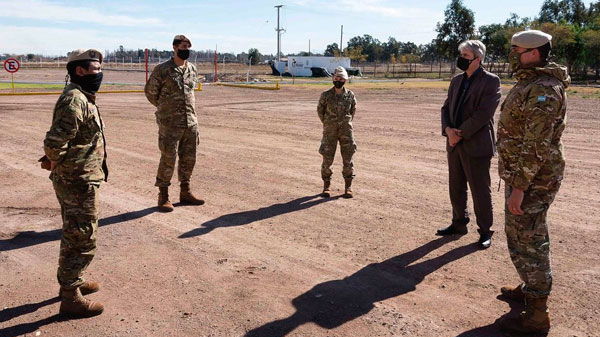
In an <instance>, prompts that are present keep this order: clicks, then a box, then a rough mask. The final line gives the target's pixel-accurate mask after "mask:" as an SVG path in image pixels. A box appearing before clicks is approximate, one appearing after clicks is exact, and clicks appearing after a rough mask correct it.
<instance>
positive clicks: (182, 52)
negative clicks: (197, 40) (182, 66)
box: [177, 49, 190, 60]
mask: <svg viewBox="0 0 600 337" xmlns="http://www.w3.org/2000/svg"><path fill="white" fill-rule="evenodd" d="M177 56H178V57H179V58H180V59H182V60H187V59H188V57H190V50H189V49H177Z"/></svg>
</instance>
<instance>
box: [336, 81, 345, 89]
mask: <svg viewBox="0 0 600 337" xmlns="http://www.w3.org/2000/svg"><path fill="white" fill-rule="evenodd" d="M345 83H346V82H342V81H333V86H334V87H336V88H338V89H339V88H341V87H343V86H344V84H345Z"/></svg>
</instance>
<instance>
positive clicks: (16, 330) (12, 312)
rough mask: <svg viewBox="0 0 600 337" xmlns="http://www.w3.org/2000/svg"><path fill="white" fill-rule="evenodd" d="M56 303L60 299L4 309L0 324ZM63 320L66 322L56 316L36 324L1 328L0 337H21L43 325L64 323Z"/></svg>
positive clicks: (0, 315)
mask: <svg viewBox="0 0 600 337" xmlns="http://www.w3.org/2000/svg"><path fill="white" fill-rule="evenodd" d="M57 302H60V298H59V297H58V296H57V297H53V298H49V299H47V300H44V301H41V302H38V303H28V304H23V305H20V306H18V307H14V308H6V309H4V310H1V311H0V323H2V322H7V321H10V320H11V319H13V318H16V317H19V316H22V315H26V314H30V313H33V312H36V311H37V310H38V309H40V308H42V307H45V306H47V305H50V304H54V303H57ZM64 320H67V319H66V318H64V317H61V316H59V315H58V314H56V315H53V316H50V317H46V318H44V319H41V320H39V321H36V322H31V323H22V324H18V325H15V326H10V327H7V328H2V329H0V336H2V337H16V336H21V335H25V334H28V333H32V332H34V331H36V330H38V329H39V328H40V327H42V326H44V325H48V324H51V323H54V322H60V321H64Z"/></svg>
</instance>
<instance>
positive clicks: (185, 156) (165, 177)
mask: <svg viewBox="0 0 600 337" xmlns="http://www.w3.org/2000/svg"><path fill="white" fill-rule="evenodd" d="M198 143H199V137H198V125H193V126H190V127H187V128H179V127H171V126H164V125H160V124H159V125H158V148H159V149H160V163H159V165H158V172H157V173H156V183H155V184H154V185H155V186H159V187H167V186H169V185H171V178H173V172H174V171H175V161H176V159H177V154H178V153H179V166H178V167H177V177H178V178H179V182H181V183H189V182H190V178H191V177H192V171H193V170H194V166H195V165H196V146H197V145H198Z"/></svg>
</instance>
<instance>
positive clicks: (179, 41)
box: [173, 39, 192, 47]
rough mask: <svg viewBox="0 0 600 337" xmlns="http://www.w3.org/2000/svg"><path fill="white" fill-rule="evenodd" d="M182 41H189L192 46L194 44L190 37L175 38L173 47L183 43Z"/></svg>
mask: <svg viewBox="0 0 600 337" xmlns="http://www.w3.org/2000/svg"><path fill="white" fill-rule="evenodd" d="M181 42H187V43H189V44H190V46H191V45H192V43H191V42H190V40H188V39H174V40H173V47H177V46H179V44H181Z"/></svg>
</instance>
